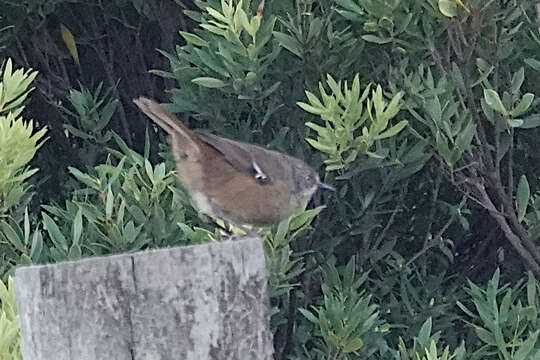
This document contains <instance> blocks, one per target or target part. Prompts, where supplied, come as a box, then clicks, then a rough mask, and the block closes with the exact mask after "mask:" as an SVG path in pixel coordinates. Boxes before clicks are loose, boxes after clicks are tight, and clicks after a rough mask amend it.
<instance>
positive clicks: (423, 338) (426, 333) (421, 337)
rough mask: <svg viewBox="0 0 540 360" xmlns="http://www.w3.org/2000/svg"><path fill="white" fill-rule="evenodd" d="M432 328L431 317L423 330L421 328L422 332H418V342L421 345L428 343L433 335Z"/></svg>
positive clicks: (423, 326)
mask: <svg viewBox="0 0 540 360" xmlns="http://www.w3.org/2000/svg"><path fill="white" fill-rule="evenodd" d="M431 326H432V321H431V317H430V318H428V319H427V320H426V321H425V322H424V324H423V325H422V328H420V331H419V332H418V341H419V342H420V344H423V345H425V344H427V343H428V340H429V337H430V335H431Z"/></svg>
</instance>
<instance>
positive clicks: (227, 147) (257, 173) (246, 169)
mask: <svg viewBox="0 0 540 360" xmlns="http://www.w3.org/2000/svg"><path fill="white" fill-rule="evenodd" d="M196 134H197V135H198V136H199V139H201V140H202V141H203V142H205V143H206V144H208V145H210V146H211V147H213V148H214V149H216V150H217V151H218V152H219V153H221V154H222V155H223V156H224V157H225V159H226V160H227V161H228V162H229V164H231V165H232V166H233V167H234V168H235V169H237V170H239V171H242V172H243V173H245V174H247V175H249V176H253V177H254V178H255V179H256V180H259V181H260V182H261V183H263V184H264V183H267V182H268V181H269V180H270V179H268V176H267V174H266V173H265V171H264V169H263V168H262V167H261V165H260V164H258V163H257V162H256V160H255V156H254V154H253V151H259V152H260V151H264V149H262V148H259V147H258V146H255V145H250V147H249V149H248V147H247V146H246V144H243V143H241V142H238V141H234V140H230V139H226V138H223V137H220V136H216V135H213V134H209V133H207V132H202V131H196Z"/></svg>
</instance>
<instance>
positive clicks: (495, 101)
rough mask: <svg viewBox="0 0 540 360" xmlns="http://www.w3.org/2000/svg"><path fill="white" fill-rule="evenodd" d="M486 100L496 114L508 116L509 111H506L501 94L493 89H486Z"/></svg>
mask: <svg viewBox="0 0 540 360" xmlns="http://www.w3.org/2000/svg"><path fill="white" fill-rule="evenodd" d="M484 99H485V100H486V103H487V104H488V106H489V107H490V108H492V109H493V110H495V111H496V112H498V113H500V114H503V115H508V111H507V110H506V109H505V107H504V105H503V103H502V101H501V98H500V97H499V94H497V92H496V91H495V90H493V89H484Z"/></svg>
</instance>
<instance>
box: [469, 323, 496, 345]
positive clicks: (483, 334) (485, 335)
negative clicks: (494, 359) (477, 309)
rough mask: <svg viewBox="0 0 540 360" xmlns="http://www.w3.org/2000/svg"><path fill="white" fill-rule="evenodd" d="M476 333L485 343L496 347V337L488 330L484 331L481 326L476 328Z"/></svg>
mask: <svg viewBox="0 0 540 360" xmlns="http://www.w3.org/2000/svg"><path fill="white" fill-rule="evenodd" d="M474 331H475V332H476V336H478V338H479V339H480V340H482V341H483V342H485V343H486V344H489V345H496V344H497V341H496V340H495V336H494V335H493V334H492V333H491V332H489V331H488V330H486V329H484V328H483V327H480V326H475V327H474Z"/></svg>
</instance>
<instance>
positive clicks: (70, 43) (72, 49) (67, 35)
mask: <svg viewBox="0 0 540 360" xmlns="http://www.w3.org/2000/svg"><path fill="white" fill-rule="evenodd" d="M60 32H61V33H62V40H63V41H64V44H66V47H67V49H68V51H69V53H70V54H71V57H72V58H73V60H75V62H76V63H79V52H78V51H77V44H76V43H75V37H74V36H73V34H72V33H71V31H69V29H68V28H67V27H65V26H64V24H60Z"/></svg>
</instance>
